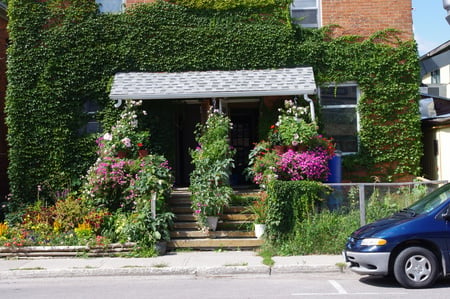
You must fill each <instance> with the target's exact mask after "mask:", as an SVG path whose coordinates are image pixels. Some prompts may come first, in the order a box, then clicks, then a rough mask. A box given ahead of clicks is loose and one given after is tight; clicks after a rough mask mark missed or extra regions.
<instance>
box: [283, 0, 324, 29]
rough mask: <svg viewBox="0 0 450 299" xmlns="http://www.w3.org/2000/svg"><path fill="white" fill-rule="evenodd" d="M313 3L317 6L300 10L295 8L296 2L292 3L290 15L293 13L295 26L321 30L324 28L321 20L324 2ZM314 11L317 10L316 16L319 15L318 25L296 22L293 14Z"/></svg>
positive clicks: (300, 8)
mask: <svg viewBox="0 0 450 299" xmlns="http://www.w3.org/2000/svg"><path fill="white" fill-rule="evenodd" d="M313 1H315V2H316V5H315V6H304V7H299V8H296V7H295V0H294V1H292V3H291V5H290V7H289V10H290V13H291V17H292V20H293V22H294V23H295V24H299V25H300V26H302V27H305V28H320V27H322V22H321V21H322V18H321V11H322V10H321V4H322V1H321V0H313ZM312 10H315V11H316V15H317V18H316V23H314V24H313V23H305V24H303V23H302V21H296V20H295V19H294V18H293V12H294V11H312Z"/></svg>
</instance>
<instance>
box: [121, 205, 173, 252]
mask: <svg viewBox="0 0 450 299" xmlns="http://www.w3.org/2000/svg"><path fill="white" fill-rule="evenodd" d="M174 217H175V215H174V214H173V213H170V212H162V213H159V214H156V217H155V218H153V217H152V213H151V207H150V202H149V201H141V202H140V203H139V204H138V207H137V209H136V211H133V212H131V213H126V214H124V218H123V220H124V221H123V223H121V224H120V223H119V226H118V227H116V236H117V237H118V241H120V242H124V241H126V242H136V243H137V244H138V246H140V247H141V248H152V247H153V246H154V245H155V243H156V242H157V241H168V240H169V239H170V232H169V227H170V226H171V225H172V223H173V218H174Z"/></svg>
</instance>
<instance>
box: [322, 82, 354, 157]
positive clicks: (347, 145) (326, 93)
mask: <svg viewBox="0 0 450 299" xmlns="http://www.w3.org/2000/svg"><path fill="white" fill-rule="evenodd" d="M319 96H320V103H321V106H322V115H321V119H322V122H323V125H324V133H325V135H326V136H327V137H332V138H333V139H334V141H335V142H336V148H337V149H338V150H340V151H342V152H343V153H356V152H358V129H359V117H358V113H357V110H356V105H357V104H358V100H359V89H358V86H357V85H356V84H340V85H338V86H335V85H330V86H325V87H321V88H320V90H319Z"/></svg>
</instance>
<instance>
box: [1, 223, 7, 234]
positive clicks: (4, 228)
mask: <svg viewBox="0 0 450 299" xmlns="http://www.w3.org/2000/svg"><path fill="white" fill-rule="evenodd" d="M7 231H8V224H7V223H0V237H1V236H3V235H5V234H6V232H7Z"/></svg>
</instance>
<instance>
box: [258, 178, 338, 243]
mask: <svg viewBox="0 0 450 299" xmlns="http://www.w3.org/2000/svg"><path fill="white" fill-rule="evenodd" d="M329 191H330V190H329V187H327V186H326V185H324V184H322V183H320V182H316V181H278V180H273V181H271V182H270V183H269V186H268V188H267V194H268V199H267V204H268V208H267V220H266V225H267V231H268V235H269V236H270V238H271V241H273V242H275V243H276V242H277V241H281V240H284V239H285V238H286V237H287V236H289V235H290V233H291V232H292V231H293V229H294V227H295V226H296V225H297V223H300V222H301V221H303V220H305V219H309V218H311V216H312V215H313V214H314V212H315V209H316V207H317V204H318V203H319V202H320V201H321V200H323V199H324V198H325V194H326V193H327V192H329Z"/></svg>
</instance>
